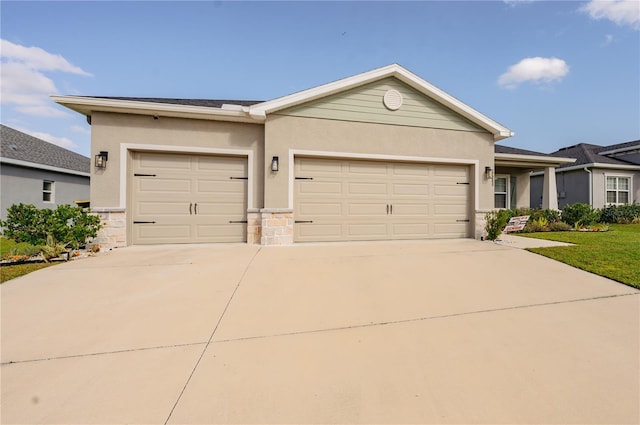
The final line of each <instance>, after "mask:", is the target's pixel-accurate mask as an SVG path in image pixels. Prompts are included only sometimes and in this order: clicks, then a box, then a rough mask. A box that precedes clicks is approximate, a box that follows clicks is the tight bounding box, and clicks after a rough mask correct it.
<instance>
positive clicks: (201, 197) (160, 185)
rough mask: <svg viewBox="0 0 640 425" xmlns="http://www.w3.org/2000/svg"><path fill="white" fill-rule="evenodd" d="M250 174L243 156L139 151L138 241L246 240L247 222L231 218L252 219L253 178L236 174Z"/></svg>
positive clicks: (134, 216) (136, 169)
mask: <svg viewBox="0 0 640 425" xmlns="http://www.w3.org/2000/svg"><path fill="white" fill-rule="evenodd" d="M143 168H144V170H143ZM246 173H247V160H246V158H241V157H226V156H213V155H212V156H208V155H188V154H171V153H150V152H137V153H134V156H133V176H132V179H133V180H132V184H131V190H132V191H133V192H132V195H131V197H132V214H131V218H130V220H131V225H132V226H133V227H132V229H133V230H132V232H131V234H132V242H133V243H134V244H158V243H193V242H242V241H245V240H246V224H245V223H229V222H230V221H245V220H246V212H247V180H244V179H242V180H236V179H232V178H231V177H240V178H246V176H247V174H246ZM136 174H154V175H155V176H139V175H138V176H136ZM196 205H197V207H196ZM139 221H145V222H155V223H137V222H139ZM238 229H240V230H238Z"/></svg>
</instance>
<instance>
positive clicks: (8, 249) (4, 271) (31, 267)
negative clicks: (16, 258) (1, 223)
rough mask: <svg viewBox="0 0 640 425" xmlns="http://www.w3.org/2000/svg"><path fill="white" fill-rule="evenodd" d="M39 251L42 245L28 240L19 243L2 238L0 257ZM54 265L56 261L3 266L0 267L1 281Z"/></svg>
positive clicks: (30, 253)
mask: <svg viewBox="0 0 640 425" xmlns="http://www.w3.org/2000/svg"><path fill="white" fill-rule="evenodd" d="M38 252H40V247H36V246H33V245H30V244H28V243H26V242H22V243H17V242H15V241H14V240H11V239H7V238H0V258H2V259H4V258H5V256H6V255H7V254H11V255H13V254H17V255H32V254H37V253H38ZM52 265H54V263H26V264H16V265H12V266H2V267H0V283H4V282H6V281H8V280H11V279H15V278H16V277H20V276H24V275H25V274H28V273H31V272H35V271H36V270H40V269H44V268H45V267H49V266H52Z"/></svg>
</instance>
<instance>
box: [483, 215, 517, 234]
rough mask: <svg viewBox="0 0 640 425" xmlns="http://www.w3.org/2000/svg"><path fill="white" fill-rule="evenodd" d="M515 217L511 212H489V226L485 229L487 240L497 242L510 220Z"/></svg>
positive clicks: (487, 220)
mask: <svg viewBox="0 0 640 425" xmlns="http://www.w3.org/2000/svg"><path fill="white" fill-rule="evenodd" d="M511 217H513V211H511V210H494V211H489V212H488V213H487V214H486V215H485V216H484V218H485V220H486V222H487V224H486V225H485V227H484V229H485V231H486V232H487V239H488V240H490V241H495V240H496V239H498V236H500V233H502V230H504V228H505V226H506V225H507V223H508V222H509V220H510V219H511Z"/></svg>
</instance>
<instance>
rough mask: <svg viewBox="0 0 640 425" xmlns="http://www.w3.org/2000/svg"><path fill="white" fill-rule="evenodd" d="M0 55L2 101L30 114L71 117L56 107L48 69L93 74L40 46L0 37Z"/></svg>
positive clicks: (52, 84) (53, 87) (83, 74)
mask: <svg viewBox="0 0 640 425" xmlns="http://www.w3.org/2000/svg"><path fill="white" fill-rule="evenodd" d="M0 57H1V59H2V67H1V75H0V77H1V78H2V87H1V95H2V103H3V104H12V105H15V106H16V110H17V111H19V112H22V113H24V114H28V115H38V116H47V117H64V116H69V114H67V113H66V112H63V111H62V110H60V109H58V108H56V107H55V106H54V105H53V104H52V102H51V100H50V99H49V95H51V94H55V93H57V91H58V90H57V88H56V85H55V83H54V82H53V80H52V79H51V78H49V77H47V76H46V75H45V74H44V73H45V72H64V73H71V74H75V75H82V76H91V74H89V73H88V72H86V71H84V70H82V69H81V68H79V67H77V66H75V65H73V64H71V63H69V61H67V60H66V59H65V58H64V57H62V56H60V55H55V54H51V53H49V52H47V51H45V50H43V49H41V48H39V47H24V46H20V45H18V44H14V43H11V42H10V41H7V40H0Z"/></svg>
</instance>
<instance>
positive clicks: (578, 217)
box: [562, 203, 601, 226]
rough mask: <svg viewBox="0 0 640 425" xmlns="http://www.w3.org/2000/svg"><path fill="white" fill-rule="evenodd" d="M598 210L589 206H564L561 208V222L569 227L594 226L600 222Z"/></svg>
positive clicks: (578, 204) (579, 204)
mask: <svg viewBox="0 0 640 425" xmlns="http://www.w3.org/2000/svg"><path fill="white" fill-rule="evenodd" d="M600 215H601V213H600V210H598V209H594V208H591V206H590V205H589V204H581V203H577V204H572V205H565V206H564V207H563V208H562V221H564V222H565V223H567V224H568V225H570V226H580V225H589V224H594V223H597V222H599V221H600Z"/></svg>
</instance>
